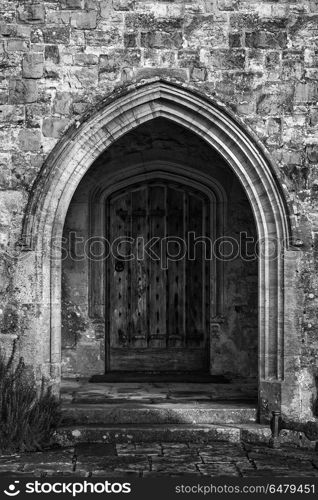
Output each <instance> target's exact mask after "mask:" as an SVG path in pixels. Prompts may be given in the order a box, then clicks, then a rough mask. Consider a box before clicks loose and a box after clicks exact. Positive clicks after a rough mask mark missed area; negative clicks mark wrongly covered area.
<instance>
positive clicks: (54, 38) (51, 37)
mask: <svg viewBox="0 0 318 500" xmlns="http://www.w3.org/2000/svg"><path fill="white" fill-rule="evenodd" d="M42 33H43V41H44V43H49V44H52V45H55V44H65V45H67V44H68V43H69V41H70V28H69V26H58V27H57V26H51V27H46V28H45V29H43V30H42Z"/></svg>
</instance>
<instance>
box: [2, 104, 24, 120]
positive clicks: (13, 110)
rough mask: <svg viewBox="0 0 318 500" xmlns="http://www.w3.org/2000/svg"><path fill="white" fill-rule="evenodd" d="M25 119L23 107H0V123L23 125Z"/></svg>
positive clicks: (9, 105)
mask: <svg viewBox="0 0 318 500" xmlns="http://www.w3.org/2000/svg"><path fill="white" fill-rule="evenodd" d="M24 119H25V110H24V106H22V105H18V106H14V105H11V104H5V105H3V106H0V122H6V123H10V124H13V123H23V121H24Z"/></svg>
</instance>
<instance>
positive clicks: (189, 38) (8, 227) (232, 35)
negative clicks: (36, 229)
mask: <svg viewBox="0 0 318 500" xmlns="http://www.w3.org/2000/svg"><path fill="white" fill-rule="evenodd" d="M317 36H318V3H317V0H299V1H298V2H293V1H285V0H276V1H266V0H263V1H258V2H254V1H252V0H196V1H190V0H189V1H187V2H184V1H177V0H176V1H173V0H170V1H167V2H162V1H160V0H159V1H152V2H151V1H144V0H142V1H138V0H136V1H134V0H113V1H111V0H49V1H46V2H34V1H17V0H2V2H1V6H0V68H1V72H0V190H1V192H0V245H1V250H2V253H1V257H0V259H1V262H0V304H1V305H0V332H1V342H5V343H6V344H7V339H8V338H11V336H13V337H14V336H15V335H23V332H24V331H25V330H24V326H25V318H26V317H27V316H28V315H29V314H30V311H29V309H28V308H29V305H28V304H27V300H26V298H25V297H26V293H25V290H24V289H23V290H22V289H21V287H19V282H18V280H17V279H15V276H16V273H15V269H17V268H18V269H19V267H18V264H17V263H18V259H19V258H20V247H19V245H18V242H19V238H20V236H21V228H22V220H23V215H24V212H25V209H26V204H27V201H28V199H29V196H30V193H31V192H32V186H33V183H34V182H35V180H36V178H37V174H38V173H39V172H40V169H41V166H42V164H43V162H44V160H45V159H46V158H47V156H48V154H49V153H50V152H51V151H52V150H53V148H54V146H55V145H56V144H57V142H58V140H59V138H60V137H62V135H63V132H64V131H65V130H66V129H67V128H68V126H69V125H70V124H72V123H76V121H77V120H78V119H79V118H80V117H81V116H82V115H83V113H84V112H85V111H88V112H89V111H91V110H93V109H94V106H95V105H96V104H97V103H98V102H99V101H100V100H101V99H102V98H104V97H105V95H107V94H109V93H111V92H112V91H113V90H115V89H116V88H118V87H122V86H123V85H127V84H129V83H131V82H135V81H140V80H143V79H148V78H151V77H154V76H161V77H162V78H170V79H175V80H177V81H180V82H187V83H189V84H191V85H192V86H194V87H195V88H197V89H199V90H201V91H202V92H204V93H206V94H207V95H208V96H212V97H214V98H215V99H216V100H218V101H219V102H220V103H222V104H224V105H225V106H227V107H228V108H229V109H231V110H232V111H233V112H234V113H235V114H236V115H237V117H238V118H239V119H241V120H242V122H243V123H244V124H245V125H246V128H247V129H249V130H251V131H252V132H253V133H254V134H255V135H256V136H257V137H258V138H259V140H260V141H261V142H262V144H263V145H264V147H265V148H266V149H267V151H268V152H269V154H270V155H271V158H272V159H273V160H274V162H276V165H277V167H278V169H279V172H280V173H279V177H280V182H281V184H282V185H284V186H285V187H286V188H287V190H288V202H289V206H290V207H292V211H293V213H291V221H292V224H293V226H294V229H293V230H294V233H293V234H294V236H295V238H294V243H295V244H296V245H297V246H298V248H299V253H298V257H297V259H296V261H297V262H296V266H297V274H296V276H295V277H294V278H293V279H294V283H295V287H294V290H295V291H294V299H295V300H294V301H295V302H296V303H297V308H296V310H295V308H294V307H293V308H292V309H291V310H290V315H295V314H296V323H297V325H298V331H297V345H295V349H296V351H297V352H298V350H300V351H301V357H296V356H295V361H294V363H295V366H294V367H293V370H294V371H295V373H296V374H297V377H298V380H299V394H300V396H299V398H300V400H301V401H302V412H303V415H305V416H306V417H307V418H313V411H314V410H313V409H314V408H315V406H316V405H315V399H316V388H315V380H316V376H317V375H318V374H317V371H318V368H317V354H318V344H317V338H318V319H317V307H318V268H317V257H318V195H317V193H318V175H317V164H318V141H317V128H318V104H317V100H318V83H317V75H318V43H317ZM17 278H19V276H17ZM28 280H29V284H28V286H29V290H30V293H32V288H33V280H34V275H33V273H30V277H29V278H28ZM296 293H297V296H296ZM31 313H32V314H34V315H36V314H37V312H36V305H34V311H31ZM27 344H28V341H27ZM296 351H295V352H296Z"/></svg>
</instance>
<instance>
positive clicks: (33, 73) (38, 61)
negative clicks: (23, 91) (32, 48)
mask: <svg viewBox="0 0 318 500" xmlns="http://www.w3.org/2000/svg"><path fill="white" fill-rule="evenodd" d="M43 68H44V56H43V54H40V53H37V52H33V53H32V52H31V53H29V54H25V56H24V57H23V60H22V76H23V77H24V78H35V79H36V78H42V76H43Z"/></svg>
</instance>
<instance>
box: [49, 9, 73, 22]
mask: <svg viewBox="0 0 318 500" xmlns="http://www.w3.org/2000/svg"><path fill="white" fill-rule="evenodd" d="M70 17H71V13H70V11H65V10H49V11H48V12H47V15H46V23H47V24H48V25H49V24H59V25H69V23H70Z"/></svg>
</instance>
